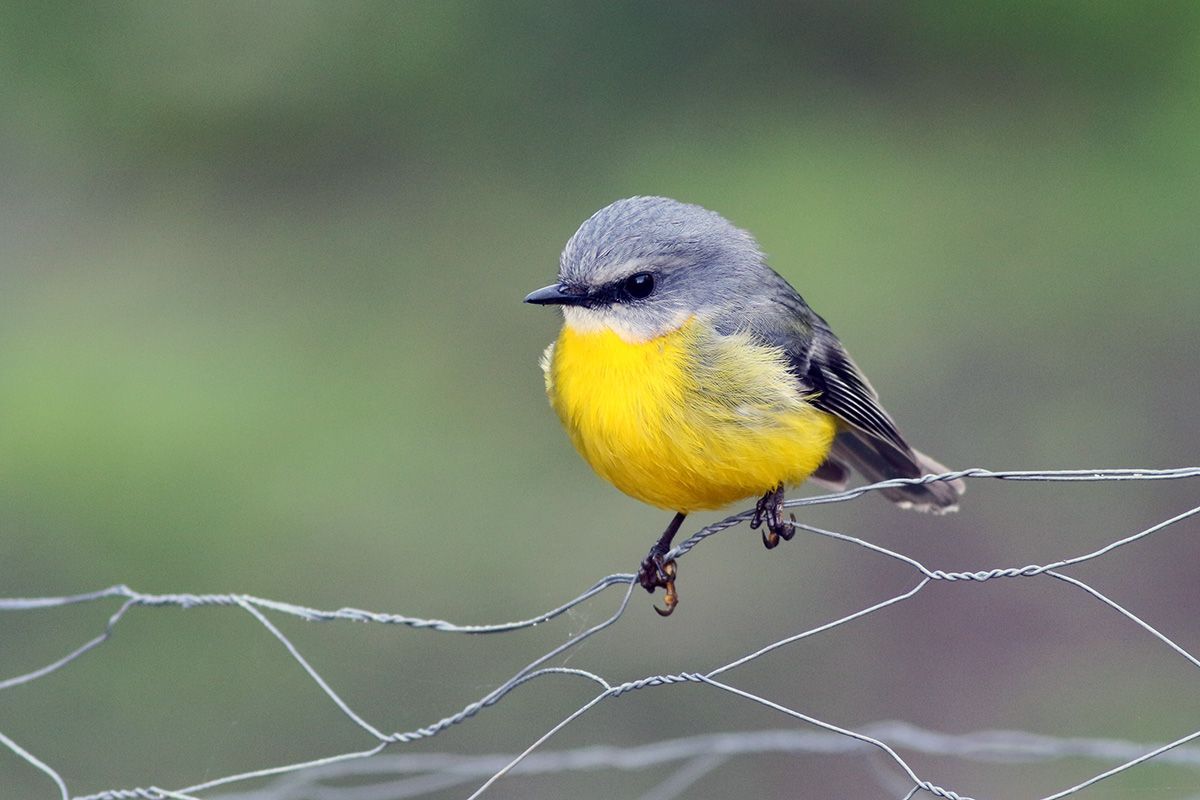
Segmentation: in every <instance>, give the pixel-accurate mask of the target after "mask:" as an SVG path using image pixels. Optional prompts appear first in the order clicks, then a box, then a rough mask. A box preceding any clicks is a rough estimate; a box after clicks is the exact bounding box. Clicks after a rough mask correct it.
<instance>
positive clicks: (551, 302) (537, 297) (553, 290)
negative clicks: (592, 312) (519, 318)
mask: <svg viewBox="0 0 1200 800" xmlns="http://www.w3.org/2000/svg"><path fill="white" fill-rule="evenodd" d="M586 301H587V294H586V293H584V292H578V291H573V290H570V289H567V288H566V287H565V286H563V285H562V284H560V283H555V284H553V285H551V286H544V287H542V288H541V289H538V290H537V291H536V292H530V293H529V294H528V295H526V297H525V302H526V303H533V304H534V305H538V306H577V305H582V304H583V303H584V302H586Z"/></svg>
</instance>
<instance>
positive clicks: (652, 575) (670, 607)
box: [637, 511, 687, 617]
mask: <svg viewBox="0 0 1200 800" xmlns="http://www.w3.org/2000/svg"><path fill="white" fill-rule="evenodd" d="M686 516H687V514H685V513H683V512H682V511H680V512H679V513H678V514H676V515H675V518H674V519H672V520H671V524H670V525H668V526H667V529H666V530H665V531H663V535H662V536H660V537H659V539H658V541H657V542H655V543H654V547H651V548H650V552H649V554H648V555H647V556H646V558H645V560H644V561H642V568H641V569H640V570H638V576H637V579H638V583H640V584H641V586H642V588H643V589H645V590H646V591H647V592H650V593H651V594H654V590H655V589H657V588H659V587H660V586H661V587H662V588H663V589H666V594H665V595H663V601H664V602H665V603H666V605H667V607H666V608H665V609H663V608H659V607H658V606H655V607H654V610H655V611H657V612H658V613H659V615H660V616H664V617H666V616H669V615H670V614H671V612H672V611H674V610H675V606H677V605H679V595H678V594H676V593H675V574H676V571H677V568H676V566H675V559H673V558H672V559H671V560H669V561H665V560H664V557H665V556H666V554H667V552H668V551H669V550H670V549H671V540H672V539H674V538H675V534H676V533H678V532H679V526H680V525H682V524H683V519H684V517H686Z"/></svg>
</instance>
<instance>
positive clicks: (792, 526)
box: [776, 514, 796, 542]
mask: <svg viewBox="0 0 1200 800" xmlns="http://www.w3.org/2000/svg"><path fill="white" fill-rule="evenodd" d="M776 532H777V533H778V534H779V535H780V536H782V537H783V540H784V541H785V542H790V541H791V540H792V537H793V536H795V535H796V515H795V514H788V520H787V521H781V522H780V523H779V527H778V528H777V529H776Z"/></svg>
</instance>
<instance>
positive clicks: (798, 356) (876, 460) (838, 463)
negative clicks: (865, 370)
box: [743, 273, 966, 513]
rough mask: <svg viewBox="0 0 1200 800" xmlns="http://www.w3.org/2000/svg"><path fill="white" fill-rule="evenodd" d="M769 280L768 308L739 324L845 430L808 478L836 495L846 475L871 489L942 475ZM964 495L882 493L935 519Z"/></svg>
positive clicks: (788, 290)
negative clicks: (855, 475) (748, 325)
mask: <svg viewBox="0 0 1200 800" xmlns="http://www.w3.org/2000/svg"><path fill="white" fill-rule="evenodd" d="M772 275H773V276H774V278H775V279H776V280H775V281H774V282H775V285H774V286H772V287H771V288H772V303H771V304H770V306H769V307H768V308H761V307H760V308H756V309H754V311H755V312H756V313H754V314H747V315H745V316H744V317H743V319H752V320H754V323H753V327H754V333H755V334H756V335H757V336H758V337H759V338H760V339H762V340H764V341H766V342H768V343H770V344H772V345H775V346H777V347H780V348H781V349H782V350H784V352H786V353H787V356H788V359H789V361H790V363H791V367H792V373H793V374H794V375H795V376H796V377H797V379H798V380H799V381H800V382H801V384H803V386H804V387H805V389H806V390H808V391H810V392H812V394H813V397H812V400H811V402H812V404H813V405H815V406H816V407H817V408H819V409H821V410H822V411H825V412H827V413H829V414H832V415H834V416H835V417H837V418H838V419H839V420H841V421H842V423H844V424H843V426H842V429H841V431H840V432H839V433H838V435H837V437H836V439H835V440H834V443H833V448H832V449H831V451H830V453H829V456H828V457H827V459H826V461H825V463H823V464H822V465H821V466H820V467H819V468H818V469H817V471H816V473H814V475H813V477H814V478H816V479H817V480H819V481H821V482H823V483H825V484H827V485H832V486H835V487H837V486H844V485H845V482H846V479H847V477H848V471H849V468H851V467H853V468H854V469H855V470H857V471H858V472H859V473H860V474H861V475H862V476H863V477H864V478H866V479H867V480H869V481H872V482H874V481H881V480H885V479H887V478H919V477H921V476H922V475H927V474H930V473H941V472H947V471H948V470H947V469H946V468H945V467H944V466H942V465H941V464H939V463H938V462H937V461H934V460H933V459H932V458H929V457H928V456H926V455H925V454H923V453H921V452H919V451H917V450H914V449H913V448H912V447H910V446H909V444H908V442H906V441H905V440H904V437H903V436H901V435H900V431H899V430H898V429H897V428H896V423H895V422H893V421H892V418H891V416H890V415H889V414H888V413H887V411H885V410H884V408H883V406H882V405H880V403H879V396H878V395H877V394H876V393H875V390H874V389H873V388H872V387H871V384H870V382H868V381H867V379H866V376H864V375H863V374H862V371H861V370H859V368H858V366H857V365H855V363H854V361H853V360H852V359H851V358H850V355H849V354H848V353H847V352H846V350H845V348H844V347H842V344H841V342H839V341H838V339H837V337H836V336H835V335H834V334H833V331H832V330H830V328H829V325H828V323H826V322H825V320H823V319H822V318H821V317H820V316H818V315H817V314H816V312H814V311H813V310H812V309H811V308H809V307H808V304H807V303H805V302H804V299H803V298H802V297H800V295H799V294H798V293H797V292H796V290H795V289H793V288H792V287H791V285H790V284H788V283H787V281H785V280H784V279H783V278H781V277H779V276H778V275H775V274H774V273H772ZM965 489H966V487H965V486H964V484H963V483H962V481H942V482H938V483H930V484H925V485H913V486H902V487H897V488H893V489H884V490H882V492H883V495H884V496H885V497H887V498H888V499H889V500H892V501H893V502H896V503H899V504H901V505H904V506H908V507H913V508H917V509H920V510H924V511H934V512H939V513H940V512H945V511H952V510H954V509H955V508H956V507H957V506H956V503H957V501H958V497H959V495H961V494H962V493H963V492H964V491H965Z"/></svg>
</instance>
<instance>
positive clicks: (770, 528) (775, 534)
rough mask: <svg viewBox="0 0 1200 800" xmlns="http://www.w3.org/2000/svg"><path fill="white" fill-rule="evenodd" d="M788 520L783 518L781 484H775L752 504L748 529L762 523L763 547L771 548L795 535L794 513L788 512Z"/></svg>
mask: <svg viewBox="0 0 1200 800" xmlns="http://www.w3.org/2000/svg"><path fill="white" fill-rule="evenodd" d="M788 517H789V518H790V520H791V521H790V522H789V521H788V520H785V519H784V518H783V486H777V487H775V488H774V489H772V490H771V491H769V492H767V493H766V494H764V495H763V496H762V498H761V499H760V500H759V501H758V504H757V505H755V506H754V516H752V517H750V529H751V530H754V529H756V528H758V527H760V526H762V525H764V524H765V525H766V529H765V530H763V532H762V542H763V547H765V548H767V549H768V550H773V549H775V548H776V547H778V546H779V542H780V540H783V541H785V542H786V541H791V538H792V537H793V536H795V535H796V515H795V514H789V515H788Z"/></svg>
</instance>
